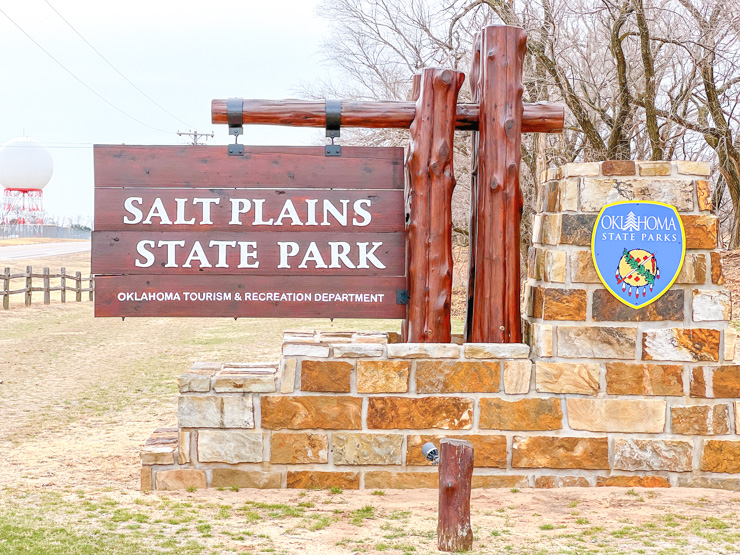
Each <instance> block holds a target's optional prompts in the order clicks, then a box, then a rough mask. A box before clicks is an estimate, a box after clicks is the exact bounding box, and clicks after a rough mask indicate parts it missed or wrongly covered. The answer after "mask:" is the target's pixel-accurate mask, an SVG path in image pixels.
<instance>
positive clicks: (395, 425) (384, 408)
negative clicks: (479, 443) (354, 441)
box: [344, 397, 474, 430]
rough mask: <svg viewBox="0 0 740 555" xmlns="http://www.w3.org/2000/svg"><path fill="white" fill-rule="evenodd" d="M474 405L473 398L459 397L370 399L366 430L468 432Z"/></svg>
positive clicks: (471, 422) (471, 424)
mask: <svg viewBox="0 0 740 555" xmlns="http://www.w3.org/2000/svg"><path fill="white" fill-rule="evenodd" d="M473 404H474V402H473V400H472V399H465V398H461V397H414V398H404V397H370V399H368V407H367V428H368V429H375V430H389V429H390V430H392V429H421V430H423V429H429V428H442V429H445V430H469V429H470V428H472V426H473ZM344 428H347V426H344Z"/></svg>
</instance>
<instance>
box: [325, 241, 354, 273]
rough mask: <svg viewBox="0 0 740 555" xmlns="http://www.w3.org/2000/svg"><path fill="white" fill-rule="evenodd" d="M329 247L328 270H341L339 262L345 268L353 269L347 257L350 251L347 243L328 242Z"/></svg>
mask: <svg viewBox="0 0 740 555" xmlns="http://www.w3.org/2000/svg"><path fill="white" fill-rule="evenodd" d="M329 246H330V247H331V264H329V268H341V267H342V265H341V264H340V263H339V261H340V260H341V261H342V264H344V265H345V266H346V267H347V268H354V267H355V265H354V264H353V263H352V261H351V260H350V259H349V258H348V257H347V255H348V254H349V250H350V246H349V243H345V242H344V241H329ZM340 249H341V251H340Z"/></svg>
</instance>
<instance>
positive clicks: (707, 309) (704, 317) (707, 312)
mask: <svg viewBox="0 0 740 555" xmlns="http://www.w3.org/2000/svg"><path fill="white" fill-rule="evenodd" d="M691 312H692V316H693V318H694V322H712V321H727V320H730V318H731V317H732V300H731V298H730V292H729V291H722V290H719V291H717V290H710V289H705V290H702V289H694V292H693V298H692V303H691Z"/></svg>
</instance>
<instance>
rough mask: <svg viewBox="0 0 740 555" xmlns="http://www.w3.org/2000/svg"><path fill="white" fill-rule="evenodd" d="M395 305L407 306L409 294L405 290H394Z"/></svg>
mask: <svg viewBox="0 0 740 555" xmlns="http://www.w3.org/2000/svg"><path fill="white" fill-rule="evenodd" d="M396 304H409V292H408V291H407V290H406V289H396Z"/></svg>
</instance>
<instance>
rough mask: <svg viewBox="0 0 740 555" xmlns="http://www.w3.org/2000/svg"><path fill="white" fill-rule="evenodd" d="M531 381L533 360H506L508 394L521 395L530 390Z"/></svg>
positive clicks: (505, 387) (505, 381)
mask: <svg viewBox="0 0 740 555" xmlns="http://www.w3.org/2000/svg"><path fill="white" fill-rule="evenodd" d="M535 337H536V336H535ZM551 337H552V336H551ZM535 341H536V339H535ZM531 381H532V361H531V360H506V361H504V391H505V392H506V394H507V395H519V394H523V393H527V392H529V384H530V382H531Z"/></svg>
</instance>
